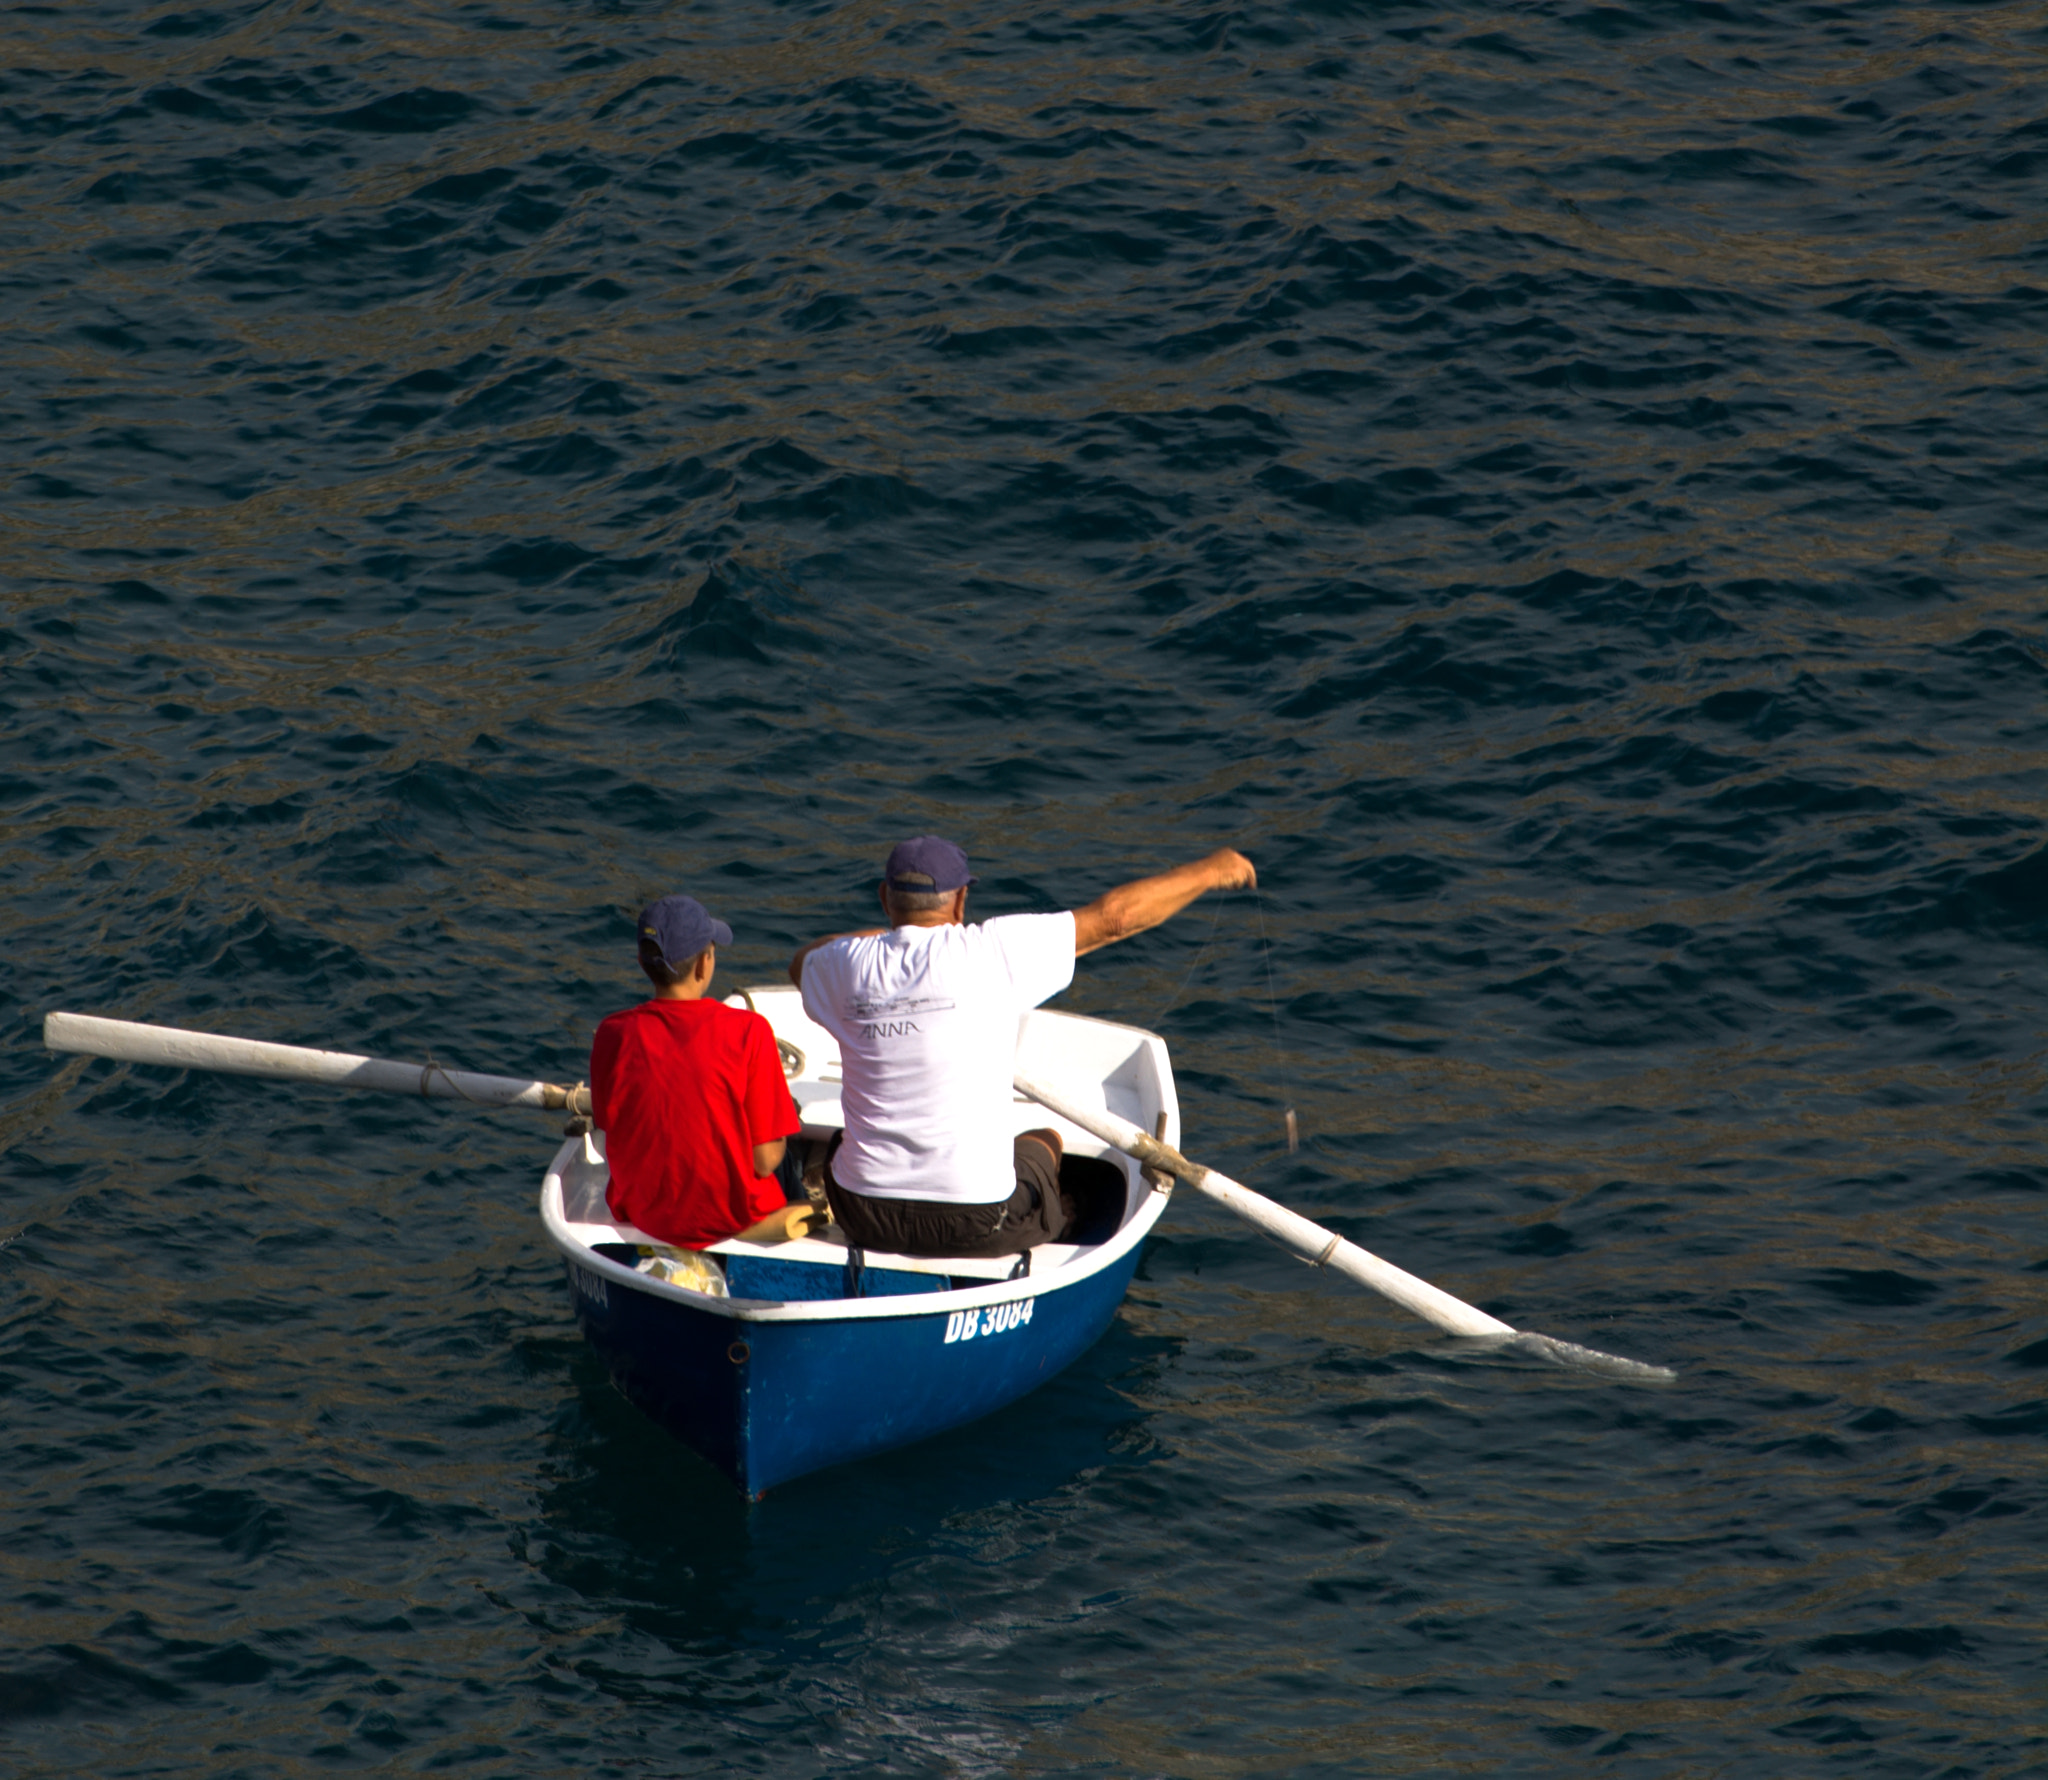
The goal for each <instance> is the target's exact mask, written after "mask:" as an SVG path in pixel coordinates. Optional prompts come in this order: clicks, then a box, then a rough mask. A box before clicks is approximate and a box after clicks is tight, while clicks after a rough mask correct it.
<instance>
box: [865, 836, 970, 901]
mask: <svg viewBox="0 0 2048 1780" xmlns="http://www.w3.org/2000/svg"><path fill="white" fill-rule="evenodd" d="M882 876H883V877H885V878H886V879H887V880H888V882H889V888H890V889H891V890H907V891H909V892H910V893H912V894H913V895H915V894H917V893H919V892H923V893H924V894H926V895H929V894H931V893H932V892H934V891H947V890H963V889H965V888H966V887H967V886H968V885H969V884H973V883H978V882H979V881H980V880H979V879H977V878H973V877H970V876H969V875H968V871H967V855H966V854H965V853H963V852H961V851H960V849H959V848H958V847H956V846H954V845H953V843H952V842H951V841H942V840H940V839H939V837H938V836H937V835H935V834H921V835H919V836H918V837H917V838H916V839H915V840H910V841H898V842H897V843H896V845H895V847H894V849H893V850H892V851H891V852H890V854H889V863H888V864H887V865H885V866H884V867H883V868H882Z"/></svg>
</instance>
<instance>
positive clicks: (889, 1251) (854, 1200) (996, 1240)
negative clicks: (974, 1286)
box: [825, 1137, 1073, 1260]
mask: <svg viewBox="0 0 2048 1780" xmlns="http://www.w3.org/2000/svg"><path fill="white" fill-rule="evenodd" d="M1012 1153H1013V1155H1014V1156H1015V1159H1016V1167H1017V1190H1016V1191H1015V1192H1013V1193H1012V1194H1011V1195H1010V1196H1009V1198H1007V1199H997V1200H994V1201H992V1202H991V1203H989V1204H987V1205H955V1204H952V1203H950V1202H948V1201H946V1200H943V1199H876V1198H872V1197H871V1196H869V1195H868V1194H866V1193H856V1192H854V1191H853V1190H852V1189H851V1188H850V1187H843V1186H841V1185H840V1184H839V1182H838V1181H836V1180H834V1179H833V1178H832V1163H831V1161H830V1159H829V1158H828V1159H827V1161H826V1163H825V1194H826V1197H827V1198H829V1199H830V1200H831V1201H832V1217H833V1219H834V1221H835V1222H836V1223H837V1224H838V1225H839V1227H840V1229H841V1230H843V1231H844V1232H845V1233H846V1240H847V1241H848V1242H850V1243H852V1244H853V1246H854V1247H855V1248H858V1249H874V1250H876V1251H878V1252H879V1253H881V1254H885V1255H924V1256H931V1257H934V1258H937V1257H941V1256H946V1255H958V1256H960V1257H962V1258H963V1259H966V1258H977V1259H984V1260H985V1259H987V1258H988V1257H990V1256H992V1255H1021V1254H1022V1253H1023V1252H1024V1251H1025V1250H1026V1249H1028V1248H1036V1247H1037V1246H1038V1245H1039V1244H1040V1243H1041V1242H1058V1241H1060V1240H1061V1239H1062V1238H1063V1237H1064V1236H1065V1235H1066V1233H1067V1230H1068V1228H1069V1227H1070V1226H1071V1225H1072V1223H1073V1209H1072V1207H1071V1206H1069V1205H1068V1203H1067V1202H1066V1200H1065V1199H1063V1198H1062V1197H1061V1195H1060V1165H1059V1160H1058V1158H1057V1157H1055V1156H1054V1155H1053V1153H1052V1151H1051V1150H1050V1149H1048V1148H1047V1147H1046V1146H1045V1145H1044V1144H1043V1143H1041V1142H1039V1141H1038V1140H1037V1139H1036V1138H1024V1137H1019V1138H1018V1139H1017V1140H1016V1144H1015V1146H1014V1148H1013V1151H1012Z"/></svg>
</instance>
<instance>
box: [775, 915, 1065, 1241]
mask: <svg viewBox="0 0 2048 1780" xmlns="http://www.w3.org/2000/svg"><path fill="white" fill-rule="evenodd" d="M1073 980H1074V917H1073V916H1072V915H1071V914H1058V915H1002V916H999V917H998V918H997V919H995V920H993V921H984V922H982V923H981V924H980V925H979V926H976V927H898V928H896V929H895V930H894V931H892V932H889V933H884V934H874V935H870V936H868V937H865V938H855V939H836V940H834V941H833V942H832V943H831V944H830V945H829V946H820V947H819V948H818V949H817V950H816V951H815V952H813V953H812V954H811V955H810V956H809V957H808V958H806V959H805V960H804V969H803V991H804V1011H805V1012H806V1013H807V1014H809V1015H810V1016H811V1018H812V1019H813V1020H815V1021H817V1023H818V1024H819V1025H820V1026H822V1027H824V1028H825V1030H826V1031H827V1032H829V1033H831V1034H832V1036H833V1037H834V1038H836V1039H837V1040H838V1041H839V1055H840V1059H841V1068H842V1070H843V1072H844V1075H845V1085H844V1087H843V1088H842V1089H841V1091H840V1105H841V1106H842V1107H844V1109H845V1111H846V1141H845V1143H843V1144H842V1145H841V1146H840V1148H839V1153H838V1154H837V1155H836V1156H834V1157H833V1158H832V1175H833V1178H834V1179H835V1180H837V1181H839V1182H840V1183H841V1184H842V1185H844V1186H848V1187H851V1188H852V1189H853V1190H854V1191H856V1192H859V1193H869V1194H872V1195H873V1196H874V1197H875V1198H877V1199H942V1200H949V1201H951V1202H952V1203H954V1204H958V1205H986V1204H989V1203H990V1202H992V1201H994V1200H997V1199H1007V1198H1008V1197H1009V1196H1010V1194H1011V1193H1012V1192H1013V1191H1014V1190H1015V1189H1016V1185H1017V1172H1016V1167H1015V1164H1014V1162H1013V1160H1012V1157H1011V1152H1010V1146H1011V1142H1012V1140H1013V1139H1014V1137H1015V1136H1016V1131H1015V1123H1016V1121H1015V1119H1014V1118H1013V1116H1012V1114H1011V1110H1010V1108H1011V1088H1010V1078H1011V1077H1012V1076H1013V1075H1014V1074H1015V1073H1016V1068H1017V1028H1018V1023H1019V1022H1020V1021H1021V1020H1022V1019H1023V1017H1024V1015H1025V1014H1026V1013H1028V1012H1029V1011H1030V1010H1031V1009H1032V1008H1034V1007H1036V1006H1037V1005H1038V1004H1039V1003H1040V1002H1041V1001H1044V1000H1045V999H1046V998H1047V997H1048V996H1052V995H1057V994H1058V993H1059V992H1060V991H1061V990H1062V989H1064V988H1065V987H1066V986H1067V985H1068V984H1069V983H1071V982H1072V981H1073Z"/></svg>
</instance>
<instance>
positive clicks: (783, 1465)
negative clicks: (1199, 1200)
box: [565, 1242, 1141, 1497]
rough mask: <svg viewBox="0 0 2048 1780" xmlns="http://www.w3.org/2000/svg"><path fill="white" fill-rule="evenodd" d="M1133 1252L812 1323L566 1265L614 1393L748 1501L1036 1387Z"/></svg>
mask: <svg viewBox="0 0 2048 1780" xmlns="http://www.w3.org/2000/svg"><path fill="white" fill-rule="evenodd" d="M1140 1247H1141V1245H1140V1244H1138V1243H1135V1242H1134V1243H1133V1244H1132V1245H1131V1247H1130V1249H1129V1250H1128V1252H1126V1253H1125V1254H1123V1255H1120V1256H1118V1257H1117V1258H1116V1259H1115V1260H1114V1261H1113V1262H1111V1263H1110V1264H1109V1265H1107V1266H1105V1267H1103V1268H1102V1269H1101V1270H1100V1271H1098V1272H1095V1273H1092V1274H1089V1275H1087V1276H1086V1277H1084V1278H1081V1279H1076V1280H1074V1281H1072V1282H1071V1283H1065V1282H1062V1283H1061V1284H1059V1285H1057V1286H1055V1287H1053V1288H1051V1289H1049V1290H1043V1291H1041V1292H1039V1293H1038V1294H1037V1295H1036V1296H1024V1295H1022V1294H1021V1293H1020V1295H1019V1296H1018V1297H1017V1298H1014V1299H1011V1300H1009V1301H1008V1302H1006V1303H1005V1304H1001V1305H984V1306H981V1307H978V1308H976V1309H969V1310H940V1309H934V1310H930V1311H913V1312H909V1313H908V1314H904V1315H900V1316H898V1315H886V1316H859V1317H846V1318H826V1319H821V1320H806V1321H796V1320H791V1321H779V1320H775V1321H771V1320H756V1319H743V1318H738V1317H734V1316H732V1315H729V1314H721V1313H719V1312H717V1311H713V1310H706V1309H699V1308H698V1307H697V1306H696V1305H694V1304H690V1303H687V1302H684V1301H681V1300H679V1299H677V1298H675V1297H671V1296H668V1295H666V1294H663V1293H657V1292H653V1291H649V1290H646V1289H644V1288H642V1287H639V1286H636V1285H633V1284H628V1283H626V1281H624V1280H623V1279H621V1278H620V1276H619V1274H618V1273H616V1272H614V1271H612V1270H611V1269H606V1270H605V1271H604V1273H603V1274H600V1273H598V1272H597V1271H596V1270H594V1269H591V1268H587V1267H584V1266H580V1265H578V1264H577V1263H575V1262H573V1261H571V1262H567V1263H565V1265H566V1267H567V1272H568V1280H569V1296H570V1301H571V1303H572V1304H573V1306H574V1308H575V1312H576V1318H577V1321H578V1322H579V1323H580V1324H581V1325H582V1327H583V1332H584V1335H585V1337H586V1338H587V1339H588V1340H589V1342H590V1344H591V1346H592V1347H594V1348H595V1349H596V1350H597V1352H598V1354H599V1355H600V1357H601V1358H602V1359H603V1361H604V1363H605V1366H606V1368H607V1370H609V1371H610V1373H611V1375H612V1378H613V1380H614V1381H615V1382H616V1383H617V1384H618V1387H619V1389H620V1390H621V1391H623V1392H624V1393H625V1395H626V1396H627V1398H629V1399H630V1400H631V1401H632V1402H633V1403H634V1404H636V1405H637V1406H638V1407H639V1408H640V1409H642V1410H643V1411H645V1412H646V1413H647V1414H648V1415H649V1416H651V1417H653V1419H654V1420H656V1421H658V1422H660V1423H661V1424H662V1425H663V1426H664V1427H666V1428H667V1429H669V1431H670V1432H671V1433H673V1434H675V1435H677V1436H678V1437H679V1438H680V1439H682V1440H683V1441H684V1442H686V1443H687V1444H688V1445H690V1446H691V1447H693V1448H695V1449H696V1450H697V1451H698V1452H699V1453H701V1454H702V1455H703V1456H704V1457H705V1458H707V1459H709V1460H710V1461H711V1463H712V1464H714V1465H716V1466H717V1467H718V1468H719V1469H720V1470H721V1471H723V1472H724V1473H725V1474H726V1475H727V1476H728V1477H730V1478H731V1479H732V1480H733V1481H734V1482H735V1483H736V1484H738V1485H739V1487H740V1488H741V1489H742V1490H743V1491H745V1492H746V1494H747V1495H748V1496H750V1497H751V1496H759V1495H761V1494H763V1493H764V1492H765V1491H767V1490H770V1489H773V1488H774V1487H775V1486H776V1485H777V1484H781V1483H787V1482H789V1481H790V1479H792V1478H795V1477H802V1476H804V1475H806V1474H807V1473H809V1472H812V1471H818V1470H822V1469H824V1467H826V1466H827V1465H840V1464H844V1463H846V1462H847V1461H848V1460H850V1459H858V1458H864V1457H866V1456H867V1455H869V1454H871V1453H878V1452H887V1451H889V1450H891V1449H892V1448H894V1447H898V1446H907V1445H909V1444H911V1443H912V1442H913V1441H918V1440H924V1439H927V1438H929V1437H930V1436H931V1435H933V1434H939V1433H943V1432H944V1431H945V1430H946V1429H948V1428H956V1427H959V1426H960V1425H961V1424H962V1423H964V1422H970V1421H973V1420H975V1419H976V1418H977V1417H980V1416H984V1415H988V1414H990V1413H992V1412H993V1411H995V1410H997V1409H1000V1408H1002V1407H1003V1406H1004V1405H1005V1404H1007V1403H1014V1402H1015V1401H1016V1400H1017V1399H1018V1398H1019V1397H1021V1396H1023V1395H1024V1394H1025V1393H1026V1392H1027V1391H1031V1390H1035V1389H1036V1388H1037V1387H1038V1386H1039V1385H1041V1384H1043V1383H1045V1381H1046V1380H1047V1379H1049V1378H1052V1377H1054V1376H1055V1375H1056V1374H1058V1373H1060V1372H1062V1371H1064V1370H1065V1369H1066V1368H1067V1367H1068V1366H1070V1365H1072V1364H1073V1363H1074V1361H1075V1360H1077V1359H1079V1358H1080V1357H1081V1355H1082V1354H1084V1353H1086V1352H1087V1351H1088V1349H1089V1348H1090V1347H1092V1346H1094V1344H1095V1343H1096V1342H1097V1341H1098V1340H1099V1339H1100V1338H1101V1336H1102V1332H1103V1330H1105V1329H1106V1328H1108V1326H1109V1322H1110V1319H1111V1318H1112V1317H1113V1316H1115V1315H1116V1308H1117V1306H1118V1305H1119V1304H1120V1303H1122V1301H1123V1296H1124V1293H1125V1291H1126V1290H1127V1289H1128V1287H1129V1285H1130V1281H1131V1275H1132V1274H1133V1273H1134V1272H1135V1271H1136V1269H1137V1264H1138V1253H1139V1248H1140ZM1022 1283H1023V1282H1021V1281H1020V1282H1019V1284H1020V1287H1021V1286H1022ZM1028 1289H1029V1288H1024V1290H1025V1291H1028ZM916 1302H917V1300H916V1299H915V1298H906V1299H904V1300H903V1303H904V1304H905V1305H906V1307H908V1306H909V1305H911V1304H914V1303H916ZM1026 1306H1028V1307H1029V1309H1028V1312H1027V1310H1026V1308H1025V1307H1026ZM963 1319H965V1321H964V1323H963Z"/></svg>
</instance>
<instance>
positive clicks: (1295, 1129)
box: [1252, 885, 1301, 1156]
mask: <svg viewBox="0 0 2048 1780" xmlns="http://www.w3.org/2000/svg"><path fill="white" fill-rule="evenodd" d="M1252 901H1253V903H1254V905H1255V906H1256V907H1257V909H1258V911H1259V948H1260V950H1261V951H1263V952H1264V953H1265V955H1266V1006H1267V1008H1268V1010H1269V1011H1270V1012H1271V1013H1272V1016H1273V1052H1274V1055H1275V1056H1277V1055H1278V1054H1279V1051H1280V993H1279V991H1278V990H1277V989H1275V988H1274V987H1273V942H1272V941H1271V940H1270V939H1268V938H1267V937H1266V893H1265V892H1264V891H1263V890H1261V889H1259V888H1258V887H1257V886H1256V885H1254V886H1253V889H1252ZM1286 1125H1287V1153H1288V1154H1289V1155H1290V1156H1291V1155H1293V1154H1294V1152H1295V1151H1296V1150H1298V1149H1300V1148H1301V1121H1300V1120H1299V1119H1298V1118H1296V1117H1295V1116H1294V1108H1293V1107H1292V1106H1290V1107H1288V1108H1287V1112H1286Z"/></svg>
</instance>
